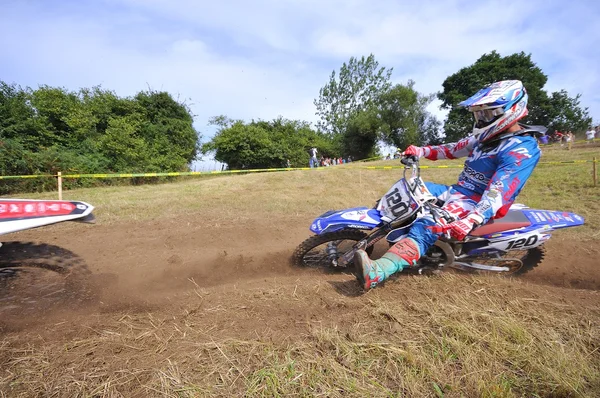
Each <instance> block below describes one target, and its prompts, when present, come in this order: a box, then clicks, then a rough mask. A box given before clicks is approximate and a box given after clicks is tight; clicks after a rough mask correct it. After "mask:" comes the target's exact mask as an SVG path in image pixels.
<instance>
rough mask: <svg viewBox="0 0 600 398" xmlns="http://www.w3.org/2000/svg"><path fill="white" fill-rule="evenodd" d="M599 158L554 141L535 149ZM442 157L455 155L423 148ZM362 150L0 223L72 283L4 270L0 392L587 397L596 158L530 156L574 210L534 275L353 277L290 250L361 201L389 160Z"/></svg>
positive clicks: (595, 309) (540, 192)
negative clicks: (360, 281) (314, 166)
mask: <svg viewBox="0 0 600 398" xmlns="http://www.w3.org/2000/svg"><path fill="white" fill-rule="evenodd" d="M593 156H598V157H600V149H599V148H593V147H581V148H575V149H573V150H572V151H565V150H561V149H557V148H551V149H549V150H546V151H545V154H544V156H543V159H542V160H543V161H563V160H574V159H591V158H592V157H593ZM440 164H442V165H444V164H452V165H460V163H457V162H440V163H437V164H432V163H426V165H440ZM388 165H397V161H385V162H383V161H382V162H374V163H369V164H368V166H388ZM364 166H365V164H359V163H356V164H351V165H343V166H335V167H331V168H327V169H320V170H306V171H292V172H281V173H266V174H251V175H229V176H223V177H220V178H211V179H203V178H196V179H193V178H190V179H183V180H181V181H179V182H176V183H170V184H164V185H152V186H150V185H146V186H137V187H108V188H99V189H82V190H75V191H69V192H66V193H65V196H66V198H67V199H77V200H83V201H86V202H89V203H91V204H93V205H95V206H96V210H95V214H96V216H97V219H98V222H97V224H96V225H91V226H90V225H82V224H76V223H71V224H61V225H57V226H53V227H48V228H44V229H39V230H33V231H26V232H23V233H19V234H13V235H7V236H5V237H3V238H4V241H5V242H6V241H20V242H33V243H34V244H36V245H25V244H21V243H19V244H17V243H12V244H11V243H9V244H7V245H5V247H4V248H2V249H0V250H8V249H11V248H12V249H15V255H17V254H18V253H17V252H18V251H19V250H17V249H23V251H25V253H22V254H21V255H22V256H23V257H24V258H25V257H26V256H27V255H31V256H34V255H35V253H34V252H35V250H37V253H45V254H48V255H50V254H53V253H54V254H55V255H56V256H58V257H60V258H62V260H63V261H65V263H69V262H71V263H72V264H73V266H76V267H78V270H79V271H80V272H79V276H81V275H85V278H84V279H85V281H86V282H85V289H83V291H82V286H81V285H79V283H81V280H82V279H81V278H77V279H74V280H70V281H67V283H66V284H65V285H64V286H63V285H60V283H61V281H62V279H60V278H59V277H57V276H56V275H54V273H53V272H51V271H47V272H46V273H44V272H42V273H40V274H35V275H36V276H35V277H31V278H30V279H27V278H24V279H21V280H20V281H19V280H17V281H16V282H15V281H14V280H11V281H9V282H8V283H5V284H4V285H3V290H2V293H1V294H0V335H1V338H2V339H1V342H0V396H7V397H8V396H10V397H14V396H22V397H30V396H59V397H62V396H65V397H73V396H81V397H84V396H85V397H120V396H122V397H137V396H139V397H153V396H156V397H159V396H160V397H164V396H166V397H200V396H265V397H272V396H315V395H321V396H328V397H341V396H344V397H346V396H356V397H364V396H373V397H375V396H385V397H388V396H407V397H419V396H426V397H429V396H432V397H442V396H443V397H461V396H467V397H478V396H486V397H511V396H543V397H546V396H547V397H550V396H551V397H568V396H569V397H570V396H587V397H594V396H599V395H600V354H599V352H598V348H599V347H600V295H599V290H600V274H599V273H598V256H599V255H600V250H599V249H598V248H599V247H600V246H599V244H600V235H599V233H598V228H600V200H599V199H600V195H599V189H600V188H598V187H593V186H592V184H591V183H592V178H591V174H590V172H591V164H589V163H585V164H568V165H558V166H557V165H540V166H539V167H538V169H537V170H536V171H535V174H534V176H533V177H532V179H531V180H530V181H529V183H528V185H527V186H526V188H525V190H524V192H523V193H522V195H521V196H520V198H519V201H520V202H523V203H525V204H528V205H530V206H532V207H541V208H545V209H549V210H554V209H557V210H558V209H559V210H565V211H574V212H577V213H578V214H581V215H583V216H585V217H586V225H585V226H583V227H581V228H578V229H571V230H566V231H557V232H555V234H554V237H553V239H552V240H551V241H550V242H549V243H548V256H547V259H546V260H545V262H544V263H543V264H542V265H541V266H540V267H539V268H537V269H536V270H534V271H533V272H531V273H530V274H527V275H525V276H524V277H522V278H518V279H509V278H502V277H495V276H478V275H463V274H456V273H450V272H448V273H444V274H443V275H440V276H431V277H425V276H407V275H400V276H399V277H398V278H396V279H395V280H392V281H390V282H389V283H387V284H386V285H385V286H384V287H382V288H379V289H375V290H373V291H371V292H369V293H367V294H361V292H360V290H359V289H358V287H357V285H356V282H355V280H354V278H353V276H351V275H350V274H344V273H337V274H335V273H325V272H320V271H317V270H307V269H298V268H293V267H291V266H290V265H289V263H288V260H289V257H290V255H291V253H292V251H293V250H294V248H295V247H296V246H297V245H298V244H299V243H300V242H302V241H303V240H304V239H306V238H307V237H308V236H309V234H310V232H309V230H308V227H309V225H310V222H311V221H312V219H313V218H314V217H315V216H317V215H319V214H321V213H322V212H324V211H326V210H329V209H334V208H344V207H351V206H357V205H367V206H369V205H371V204H373V203H374V202H375V200H377V199H378V198H379V196H380V195H382V194H383V193H384V192H385V191H386V190H387V188H388V187H389V186H390V185H391V184H392V183H393V182H394V181H395V180H397V179H398V178H399V175H400V170H396V169H393V170H381V169H364V168H362V167H364ZM458 172H459V170H458V169H456V168H449V169H426V170H424V171H423V177H424V178H425V179H427V180H432V181H435V182H444V183H451V182H452V181H453V180H454V179H455V178H456V176H457V174H458ZM54 195H55V194H51V193H50V194H49V193H46V194H43V195H39V194H36V195H30V196H29V197H31V198H42V197H44V198H50V197H54ZM32 248H34V249H35V250H32ZM27 250H31V252H29V253H28V252H27ZM384 250H385V247H378V248H377V250H376V251H377V253H378V254H382V253H383V251H384ZM0 255H1V254H0ZM56 256H55V257H56ZM77 257H79V258H81V262H80V263H77V260H76V259H77ZM2 261H3V260H2V257H0V262H2ZM49 281H50V282H52V283H49ZM73 281H76V282H77V283H78V285H76V286H74V285H73V284H74V283H75V282H73ZM44 284H45V285H44ZM42 286H46V287H44V288H42ZM48 286H50V287H48Z"/></svg>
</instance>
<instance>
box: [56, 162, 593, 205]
mask: <svg viewBox="0 0 600 398" xmlns="http://www.w3.org/2000/svg"><path fill="white" fill-rule="evenodd" d="M594 167H596V165H595V164H594ZM61 176H62V173H61V172H60V171H59V172H58V200H62V177H61Z"/></svg>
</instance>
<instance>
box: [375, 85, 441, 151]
mask: <svg viewBox="0 0 600 398" xmlns="http://www.w3.org/2000/svg"><path fill="white" fill-rule="evenodd" d="M414 85H415V82H414V81H412V80H409V81H408V83H407V84H406V85H402V84H397V85H395V86H394V87H392V88H391V89H389V90H387V91H385V92H383V93H382V94H381V95H380V97H379V99H378V112H379V117H380V120H381V139H382V140H383V142H385V143H386V144H388V145H394V146H396V147H398V148H405V147H407V146H408V145H411V144H415V145H423V144H427V143H431V142H433V141H435V140H436V137H437V136H438V135H439V132H438V130H439V125H440V123H439V122H438V121H437V119H436V118H435V117H434V116H432V115H431V114H430V113H429V112H428V111H427V109H426V108H427V106H428V105H429V104H430V103H431V101H433V98H434V95H424V94H421V93H419V92H417V91H416V90H415V89H414Z"/></svg>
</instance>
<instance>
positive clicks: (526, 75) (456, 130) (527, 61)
mask: <svg viewBox="0 0 600 398" xmlns="http://www.w3.org/2000/svg"><path fill="white" fill-rule="evenodd" d="M500 80H521V81H522V82H523V85H524V86H525V88H526V89H527V93H528V95H529V102H528V110H529V115H528V116H527V118H526V119H525V120H524V122H526V123H530V124H541V125H545V126H548V127H551V128H552V126H553V124H552V123H553V118H554V117H557V116H556V115H559V114H562V115H563V116H564V117H567V116H568V118H567V119H564V120H565V123H567V124H569V125H571V126H575V125H577V126H578V125H580V124H581V123H583V121H584V120H586V117H587V109H584V110H582V109H581V108H579V101H578V98H579V96H577V97H575V99H570V100H569V101H566V103H568V104H569V105H570V106H573V107H574V108H573V109H572V111H569V112H566V113H564V112H562V111H561V109H560V108H559V107H560V106H561V105H564V104H565V101H563V100H564V99H565V98H564V96H563V95H562V94H560V93H562V92H559V93H558V94H557V93H553V94H552V95H551V96H549V95H548V93H547V92H546V91H545V90H544V85H545V84H546V82H547V80H548V77H547V76H546V75H545V74H544V73H543V71H542V70H541V69H540V68H539V67H538V66H537V65H536V64H535V63H534V62H533V61H532V59H531V54H525V53H524V52H520V53H515V54H512V55H509V56H506V57H502V56H501V55H500V54H498V53H497V52H496V51H492V52H491V53H489V54H484V55H482V56H481V57H480V58H479V59H478V60H477V61H476V62H475V63H474V64H473V65H470V66H468V67H465V68H462V69H460V70H459V71H458V72H456V73H455V74H453V75H451V76H449V77H447V78H446V80H444V83H443V84H442V86H443V87H444V90H443V91H442V92H440V93H439V94H438V98H439V99H440V100H441V101H442V108H445V109H449V110H450V112H449V113H448V118H447V120H446V123H445V124H444V130H445V134H446V141H456V140H459V139H460V138H463V137H465V136H467V135H468V134H469V133H470V132H471V131H472V129H473V118H472V116H471V115H470V114H469V113H468V112H467V111H466V110H464V109H459V108H457V105H458V104H459V103H460V102H461V101H464V100H465V99H467V98H469V97H470V96H472V95H473V94H475V93H476V92H477V91H479V90H480V89H481V88H483V87H485V86H486V85H488V84H490V83H493V82H496V81H500ZM555 94H556V97H555ZM565 95H566V93H565ZM551 98H555V99H554V100H551ZM561 98H562V99H561ZM567 98H568V96H567Z"/></svg>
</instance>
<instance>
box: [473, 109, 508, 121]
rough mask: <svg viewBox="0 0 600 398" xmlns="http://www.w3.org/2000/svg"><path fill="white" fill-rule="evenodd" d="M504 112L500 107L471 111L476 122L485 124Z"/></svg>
mask: <svg viewBox="0 0 600 398" xmlns="http://www.w3.org/2000/svg"><path fill="white" fill-rule="evenodd" d="M503 113H504V109H502V108H494V109H482V110H479V111H473V116H475V121H476V122H477V123H478V124H486V123H490V122H493V121H494V120H495V119H496V118H497V117H498V116H500V115H502V114H503Z"/></svg>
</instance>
